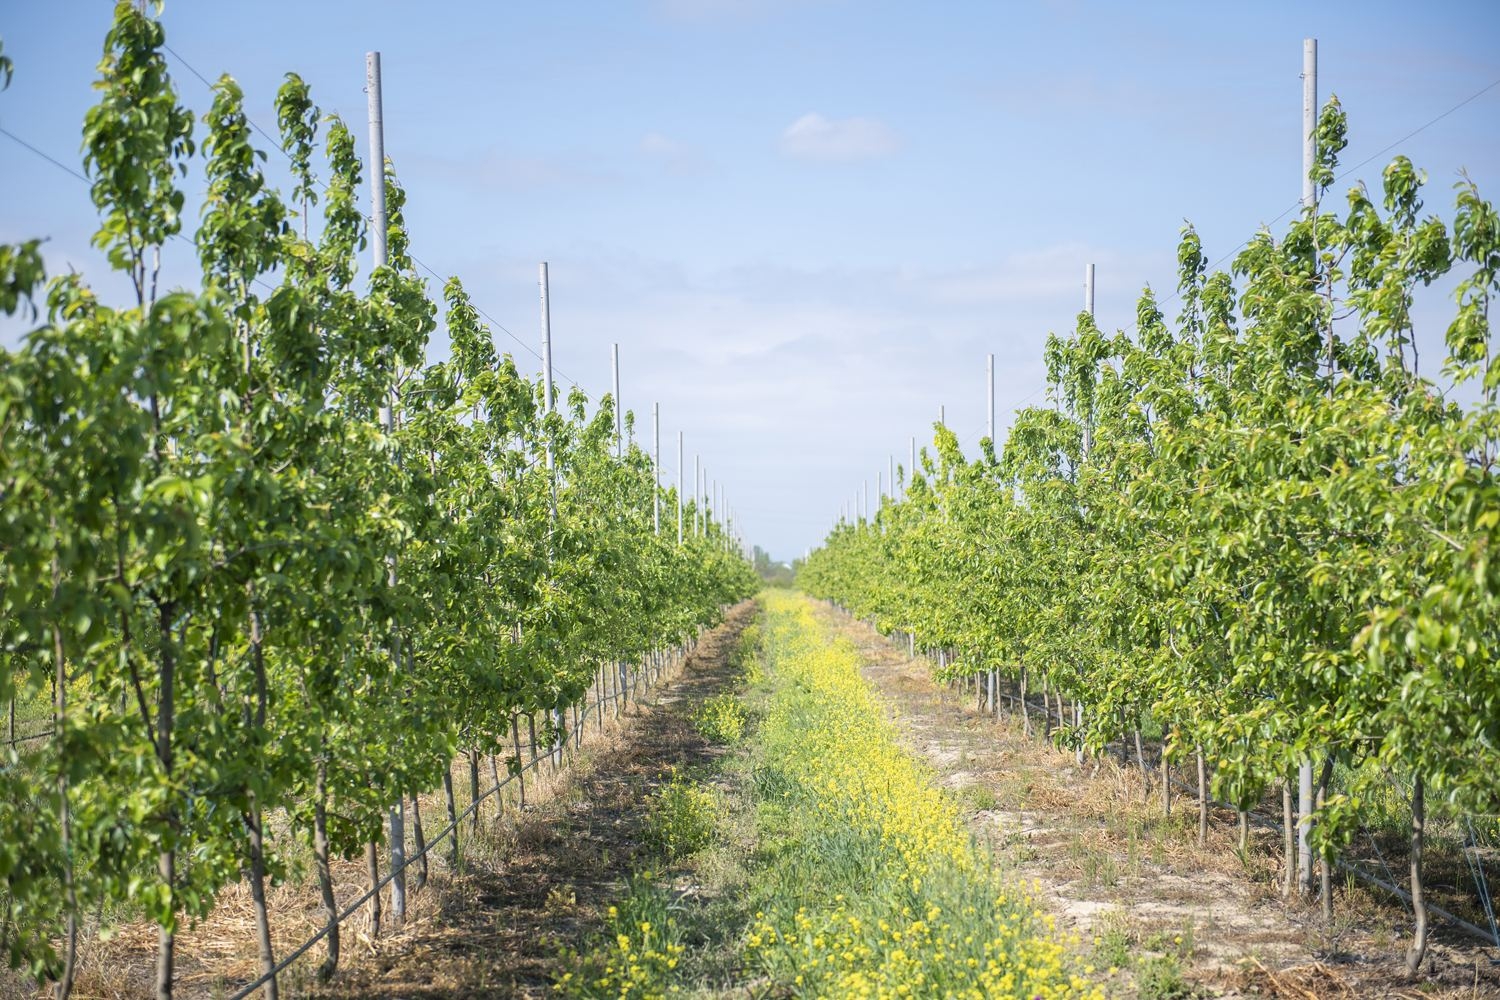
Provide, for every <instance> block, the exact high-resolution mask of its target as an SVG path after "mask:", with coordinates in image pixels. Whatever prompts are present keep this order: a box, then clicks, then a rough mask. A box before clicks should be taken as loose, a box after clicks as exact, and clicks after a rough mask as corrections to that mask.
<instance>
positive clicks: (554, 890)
mask: <svg viewBox="0 0 1500 1000" xmlns="http://www.w3.org/2000/svg"><path fill="white" fill-rule="evenodd" d="M754 617H755V605H754V603H752V602H750V601H745V602H743V603H741V604H739V605H736V606H735V607H734V608H733V609H732V610H731V611H730V612H729V614H728V616H727V619H726V621H725V622H724V623H723V624H721V625H719V626H718V627H716V628H714V629H712V630H710V631H708V632H706V633H705V634H704V635H703V637H702V638H701V639H700V640H699V643H698V645H697V647H696V648H695V649H694V650H693V652H692V653H691V654H689V656H688V657H687V661H686V663H685V664H684V665H683V667H682V670H681V672H680V673H679V674H678V676H677V677H676V678H674V679H671V680H669V681H668V682H667V683H666V684H664V685H663V686H662V687H661V688H659V689H658V691H657V692H656V694H655V695H654V696H653V697H652V699H651V701H652V702H653V704H648V705H646V706H642V707H635V706H632V707H631V708H630V710H629V712H630V714H631V716H632V717H630V718H627V720H626V725H625V726H624V728H623V729H622V730H621V731H620V732H619V733H618V734H617V735H616V736H615V737H614V738H613V739H611V740H610V741H609V742H608V743H606V744H605V745H602V746H597V747H596V748H594V749H593V750H585V752H584V757H583V758H581V759H580V760H579V761H578V762H577V763H576V764H575V765H573V766H571V767H570V768H569V769H568V770H567V772H566V773H565V775H564V776H563V777H562V780H561V782H560V786H559V787H558V788H557V789H556V790H555V792H554V793H553V794H552V796H551V797H550V798H548V799H547V801H545V802H542V803H540V804H538V805H534V806H532V807H529V808H528V809H527V810H526V811H525V812H524V813H521V814H520V815H519V817H518V816H517V815H516V814H515V813H514V812H507V813H506V815H505V817H504V825H503V826H501V827H499V828H498V829H496V830H495V831H494V832H493V834H492V835H491V836H490V838H489V840H488V842H487V843H486V844H485V845H484V848H483V849H482V851H479V852H476V854H475V856H473V857H472V858H471V864H470V870H469V871H468V873H467V874H465V875H462V876H458V877H456V878H454V880H453V883H452V884H451V885H450V886H449V887H448V891H447V892H446V893H445V898H444V899H443V902H442V905H441V908H440V911H439V912H438V913H437V914H435V915H434V916H433V917H432V918H431V919H429V920H426V921H423V922H421V923H419V924H416V925H410V926H408V928H407V930H406V931H405V932H404V933H402V934H400V935H397V936H393V937H392V938H390V939H388V940H382V941H381V942H380V943H379V949H378V951H376V952H375V953H373V954H370V953H368V952H367V953H366V954H365V955H364V956H362V960H361V961H359V962H358V963H357V964H354V965H352V966H351V967H350V968H349V969H348V970H347V971H346V972H343V973H341V974H340V976H339V979H338V981H337V982H335V983H334V984H333V986H332V987H331V988H324V989H319V990H314V991H312V992H311V993H310V994H309V995H311V996H316V997H350V998H353V997H388V998H389V997H411V996H428V997H445V998H460V997H496V996H507V997H509V996H531V997H543V996H553V995H555V993H554V991H553V986H552V984H553V982H554V979H555V978H556V975H557V970H558V968H559V965H560V956H561V955H562V953H563V950H564V949H572V950H577V949H578V948H580V947H582V946H584V945H585V943H586V942H587V941H588V940H590V939H591V938H592V937H594V936H597V934H598V932H599V930H600V929H601V928H602V927H603V926H604V925H605V922H606V920H607V913H608V908H609V907H610V905H611V903H612V902H613V901H614V899H615V898H616V897H617V896H618V895H619V894H620V893H621V891H622V890H623V888H624V886H625V885H626V883H627V882H628V880H629V878H630V876H631V875H632V873H633V872H634V871H635V870H636V869H637V868H638V867H639V866H640V863H641V858H642V855H643V851H644V847H643V837H642V832H643V829H644V826H645V824H646V821H647V815H648V809H649V804H650V802H651V795H650V793H651V791H652V790H653V789H655V788H657V787H659V786H661V785H662V784H663V783H664V782H666V781H667V780H668V779H669V777H670V776H671V775H672V774H674V773H676V772H677V771H678V770H681V769H686V768H693V767H698V766H702V765H703V764H704V763H705V762H706V760H707V759H708V758H709V757H711V756H712V755H713V754H714V752H715V751H714V749H713V748H712V747H711V746H710V745H709V744H708V743H707V742H706V741H705V740H704V739H703V738H702V736H700V735H699V733H698V732H697V730H696V729H695V727H694V725H693V721H692V717H693V714H694V712H695V711H696V709H697V708H698V706H700V705H701V704H702V703H703V702H704V700H706V699H707V698H710V697H712V696H713V695H714V694H715V693H717V692H719V691H720V690H722V689H723V688H725V687H726V686H728V685H730V684H731V683H732V681H733V676H732V672H731V664H730V654H731V653H732V652H733V650H734V649H735V648H736V646H737V644H738V642H739V636H740V633H741V631H742V630H743V629H744V628H745V627H746V626H747V625H748V624H749V623H750V622H751V621H752V620H753V619H754Z"/></svg>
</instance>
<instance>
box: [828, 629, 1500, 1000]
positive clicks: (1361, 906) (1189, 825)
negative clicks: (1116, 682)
mask: <svg viewBox="0 0 1500 1000" xmlns="http://www.w3.org/2000/svg"><path fill="white" fill-rule="evenodd" d="M820 614H822V615H823V616H824V617H825V618H826V620H828V622H829V623H830V625H831V626H832V627H833V628H834V629H835V630H836V631H837V632H838V633H839V634H841V635H843V636H845V637H847V638H848V639H850V640H851V641H853V642H854V643H855V645H856V646H857V647H858V648H859V649H860V651H861V653H862V654H863V656H864V657H865V661H866V664H867V667H866V669H865V676H866V677H867V678H868V679H869V680H870V681H871V683H873V684H874V685H875V686H876V687H877V688H878V689H879V690H880V691H881V692H882V694H883V695H884V696H885V698H886V700H887V703H888V704H889V705H890V707H891V709H892V712H893V714H894V716H895V719H896V722H897V724H898V726H899V727H900V728H901V730H902V731H903V733H905V734H906V738H907V740H908V743H909V746H910V748H911V750H912V751H913V752H914V753H916V754H917V755H918V757H919V758H923V759H925V760H927V761H928V762H929V763H930V764H931V765H932V766H933V768H934V769H935V770H936V772H937V775H938V779H939V781H940V782H941V783H942V784H943V785H944V786H946V787H948V788H950V789H952V790H953V791H954V792H955V793H957V794H958V795H960V796H961V798H962V800H963V801H964V802H965V804H966V805H967V807H968V809H967V815H968V823H969V826H970V828H971V829H972V830H973V832H974V833H975V835H976V836H977V837H979V838H980V839H981V840H982V841H983V842H986V843H988V844H989V845H990V847H991V849H992V850H993V852H994V855H995V859H996V864H997V865H999V866H1000V867H1002V868H1004V869H1007V870H1009V871H1011V872H1013V873H1014V874H1015V875H1016V876H1017V877H1018V878H1019V879H1020V880H1023V881H1026V882H1031V881H1033V880H1034V881H1035V883H1036V884H1037V887H1038V889H1039V892H1038V897H1039V901H1040V903H1041V905H1043V906H1044V907H1046V908H1048V909H1050V910H1051V912H1053V913H1054V914H1056V916H1057V918H1058V922H1059V925H1060V927H1062V928H1065V929H1072V930H1074V931H1076V932H1077V933H1078V934H1079V936H1080V938H1081V939H1082V942H1083V943H1082V950H1083V951H1084V953H1085V954H1086V955H1087V957H1088V958H1089V959H1090V960H1091V961H1092V962H1093V964H1094V965H1095V966H1096V967H1097V968H1098V970H1099V972H1100V974H1101V975H1104V974H1107V969H1108V967H1110V966H1118V967H1120V969H1121V971H1120V973H1118V975H1117V976H1116V977H1114V978H1113V981H1114V982H1115V983H1116V984H1117V987H1118V988H1119V990H1120V992H1122V993H1123V994H1124V995H1132V994H1133V993H1137V992H1138V994H1139V995H1141V996H1151V997H1171V996H1188V995H1193V994H1192V991H1193V990H1197V991H1199V992H1200V993H1208V994H1212V995H1227V996H1268V995H1269V996H1285V997H1299V998H1307V997H1363V996H1412V997H1418V996H1423V997H1431V996H1452V997H1460V996H1462V997H1469V996H1476V997H1478V996H1500V970H1497V969H1496V967H1494V966H1492V965H1491V964H1490V962H1489V960H1488V957H1487V956H1485V955H1483V954H1481V953H1479V952H1478V951H1477V949H1473V948H1470V947H1468V946H1467V944H1466V943H1465V942H1464V941H1462V940H1458V941H1452V942H1448V941H1442V940H1439V941H1438V942H1437V943H1435V944H1434V946H1433V948H1432V949H1431V950H1432V953H1433V958H1432V963H1431V964H1432V967H1433V969H1434V974H1433V975H1432V976H1430V977H1429V978H1428V979H1427V981H1425V982H1412V981H1410V980H1407V979H1406V978H1405V976H1404V972H1403V970H1402V966H1401V946H1402V945H1403V944H1404V938H1405V936H1406V935H1407V934H1408V933H1409V931H1408V930H1407V929H1406V922H1405V914H1404V913H1403V912H1402V911H1401V910H1399V909H1396V908H1393V907H1391V906H1389V905H1386V904H1385V902H1384V901H1378V900H1375V899H1372V898H1371V897H1369V896H1367V895H1366V894H1365V893H1364V892H1362V891H1361V890H1358V889H1355V890H1353V891H1349V892H1341V893H1340V896H1339V900H1338V909H1339V916H1338V918H1337V919H1336V920H1335V923H1334V925H1333V926H1332V927H1326V926H1324V925H1323V923H1322V921H1321V918H1320V917H1319V916H1318V915H1317V913H1316V911H1315V909H1314V908H1312V907H1307V906H1303V905H1301V904H1300V903H1290V904H1289V903H1287V902H1285V901H1284V900H1283V899H1282V898H1281V896H1280V892H1279V889H1280V886H1279V882H1280V874H1279V871H1280V844H1279V842H1278V843H1272V840H1273V839H1277V835H1276V834H1274V833H1271V832H1269V831H1264V830H1257V831H1255V832H1254V833H1253V835H1252V842H1251V851H1250V857H1249V861H1248V863H1242V862H1241V860H1240V858H1239V855H1238V853H1237V850H1236V847H1237V843H1236V842H1237V831H1236V829H1235V827H1234V825H1233V814H1231V813H1223V812H1220V813H1216V814H1215V816H1214V820H1215V822H1214V826H1213V829H1212V832H1211V834H1210V837H1209V841H1208V844H1207V846H1205V847H1200V846H1199V845H1198V843H1197V836H1196V830H1197V806H1196V803H1195V802H1193V801H1191V800H1190V799H1187V798H1181V799H1179V800H1178V801H1177V803H1176V804H1175V805H1174V808H1173V815H1172V817H1171V818H1170V819H1163V818H1162V817H1161V814H1160V804H1159V798H1158V795H1159V793H1157V794H1153V795H1152V797H1151V801H1150V804H1147V803H1146V802H1145V801H1144V796H1143V794H1142V792H1143V786H1142V783H1141V778H1140V775H1139V773H1138V771H1137V770H1136V768H1135V767H1134V766H1133V765H1132V766H1128V767H1121V766H1119V765H1118V764H1117V763H1115V761H1114V760H1113V759H1108V760H1104V761H1099V762H1095V761H1086V762H1085V764H1084V766H1083V767H1082V768H1079V767H1078V766H1076V764H1075V762H1074V758H1073V755H1072V754H1071V753H1059V752H1057V751H1056V750H1054V749H1052V748H1051V747H1050V746H1048V745H1045V744H1043V743H1042V741H1040V740H1039V739H1036V738H1033V737H1028V736H1027V735H1026V734H1025V733H1024V731H1023V730H1022V726H1021V723H1020V721H1019V719H1016V718H1014V717H1011V716H1009V715H1008V714H1005V713H1002V714H1001V716H1000V717H999V718H998V719H997V718H994V717H992V716H990V715H988V714H986V713H984V712H982V711H980V710H979V709H978V707H977V706H976V705H975V704H974V703H973V702H972V700H971V699H970V697H968V696H967V695H965V694H962V693H960V692H957V691H955V690H953V689H950V688H946V687H942V686H939V685H937V684H935V683H934V682H933V680H932V678H931V672H930V667H929V665H928V664H927V663H926V661H925V660H916V661H914V660H911V659H909V658H908V657H907V656H906V655H905V651H904V650H901V649H898V648H897V647H896V646H895V645H893V644H892V643H891V641H890V640H888V639H886V638H885V637H883V636H881V635H880V634H879V633H878V632H876V631H875V630H874V629H873V628H871V627H870V626H868V625H866V624H864V623H862V622H856V621H854V620H852V619H850V618H849V617H848V616H847V615H843V614H841V613H837V612H834V611H832V610H831V609H828V608H826V607H824V608H823V609H822V610H821V611H820ZM1341 888H1342V887H1341ZM1440 937H1441V935H1440Z"/></svg>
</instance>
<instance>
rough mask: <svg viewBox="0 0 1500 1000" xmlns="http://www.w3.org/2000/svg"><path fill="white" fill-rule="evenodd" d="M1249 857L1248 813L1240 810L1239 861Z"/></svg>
mask: <svg viewBox="0 0 1500 1000" xmlns="http://www.w3.org/2000/svg"><path fill="white" fill-rule="evenodd" d="M1249 856H1250V813H1249V811H1248V810H1245V809H1241V810H1240V861H1242V862H1243V861H1244V860H1245V859H1247V858H1248V857H1249Z"/></svg>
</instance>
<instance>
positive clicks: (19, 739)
mask: <svg viewBox="0 0 1500 1000" xmlns="http://www.w3.org/2000/svg"><path fill="white" fill-rule="evenodd" d="M56 734H57V730H56V729H43V730H42V731H41V732H38V733H25V734H23V735H21V736H11V737H7V738H6V739H4V740H0V743H4V744H5V745H6V746H8V747H15V746H20V745H21V744H22V743H30V742H31V741H32V740H44V739H46V738H47V737H49V736H55V735H56Z"/></svg>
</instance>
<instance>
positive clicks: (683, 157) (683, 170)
mask: <svg viewBox="0 0 1500 1000" xmlns="http://www.w3.org/2000/svg"><path fill="white" fill-rule="evenodd" d="M640 151H641V153H642V155H644V156H646V157H647V158H649V159H651V160H654V161H656V162H657V163H659V164H660V165H661V166H662V167H663V168H665V169H666V170H667V171H668V172H670V173H673V174H679V175H683V176H687V175H691V174H702V173H705V172H707V171H708V170H709V168H710V164H709V161H708V159H707V158H706V157H705V156H704V155H703V154H702V153H701V152H699V151H698V150H697V149H695V148H693V147H692V146H690V145H688V144H687V143H685V142H682V141H681V140H678V139H673V138H672V137H671V136H669V135H664V134H662V133H661V132H647V133H646V134H645V135H644V136H642V137H641V143H640Z"/></svg>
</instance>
